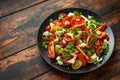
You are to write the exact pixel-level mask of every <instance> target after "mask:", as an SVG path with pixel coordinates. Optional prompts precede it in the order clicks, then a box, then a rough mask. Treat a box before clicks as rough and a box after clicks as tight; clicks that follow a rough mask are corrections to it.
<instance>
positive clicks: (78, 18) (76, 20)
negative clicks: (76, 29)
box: [70, 16, 85, 26]
mask: <svg viewBox="0 0 120 80" xmlns="http://www.w3.org/2000/svg"><path fill="white" fill-rule="evenodd" d="M84 21H85V19H84V18H83V17H82V16H74V17H73V18H72V19H71V21H70V24H71V26H74V25H77V24H81V23H83V22H84Z"/></svg>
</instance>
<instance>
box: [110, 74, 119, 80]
mask: <svg viewBox="0 0 120 80" xmlns="http://www.w3.org/2000/svg"><path fill="white" fill-rule="evenodd" d="M110 80H120V74H118V75H116V76H114V77H113V78H111V79H110Z"/></svg>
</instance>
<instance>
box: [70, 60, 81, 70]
mask: <svg viewBox="0 0 120 80" xmlns="http://www.w3.org/2000/svg"><path fill="white" fill-rule="evenodd" d="M81 66H82V61H81V60H75V63H74V64H72V69H74V70H76V69H79V68H80V67H81Z"/></svg>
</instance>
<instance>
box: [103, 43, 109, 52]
mask: <svg viewBox="0 0 120 80" xmlns="http://www.w3.org/2000/svg"><path fill="white" fill-rule="evenodd" d="M108 51H109V46H108V44H107V42H106V41H104V42H103V43H102V52H103V53H104V54H107V52H108Z"/></svg>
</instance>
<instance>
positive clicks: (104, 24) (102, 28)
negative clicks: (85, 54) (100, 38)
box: [94, 23, 107, 32]
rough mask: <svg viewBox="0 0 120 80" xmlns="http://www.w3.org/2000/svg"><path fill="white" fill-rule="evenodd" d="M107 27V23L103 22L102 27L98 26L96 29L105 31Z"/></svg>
mask: <svg viewBox="0 0 120 80" xmlns="http://www.w3.org/2000/svg"><path fill="white" fill-rule="evenodd" d="M106 27H107V25H106V23H103V24H102V25H101V26H100V27H98V28H96V29H95V30H94V31H95V32H96V31H104V30H105V28H106Z"/></svg>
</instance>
